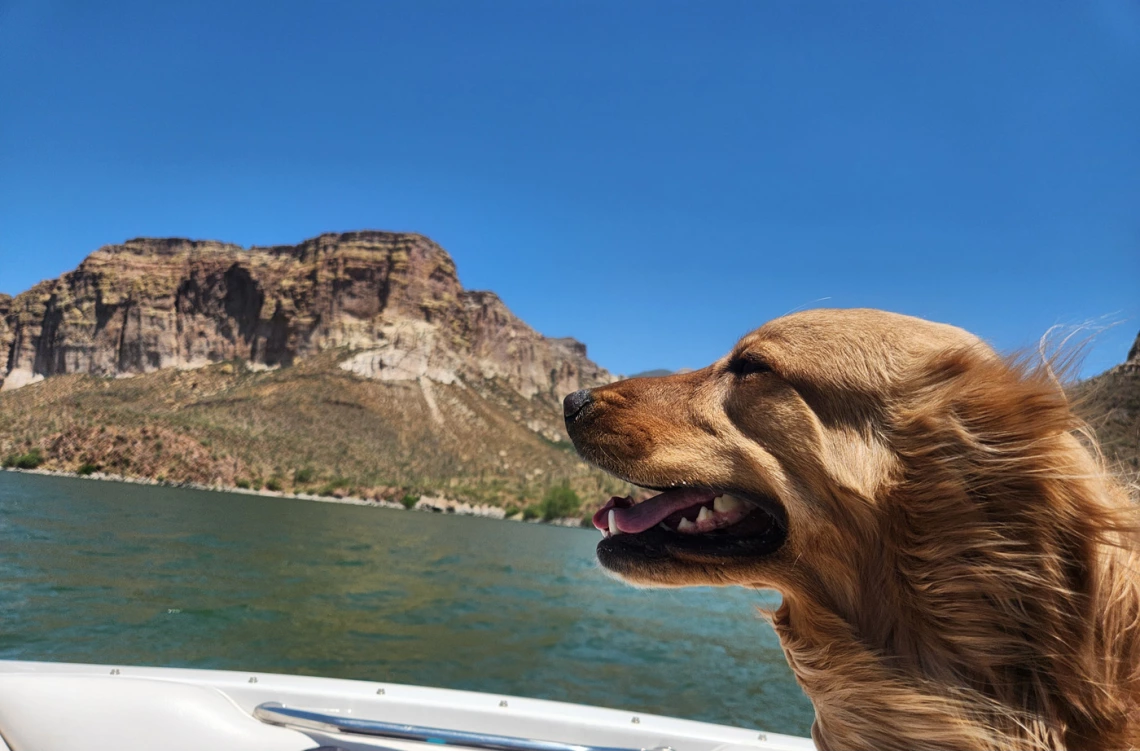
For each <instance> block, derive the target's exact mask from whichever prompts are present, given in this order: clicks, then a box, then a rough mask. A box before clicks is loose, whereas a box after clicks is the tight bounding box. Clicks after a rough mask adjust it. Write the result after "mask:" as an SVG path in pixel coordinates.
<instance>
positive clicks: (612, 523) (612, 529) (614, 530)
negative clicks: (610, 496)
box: [610, 509, 621, 535]
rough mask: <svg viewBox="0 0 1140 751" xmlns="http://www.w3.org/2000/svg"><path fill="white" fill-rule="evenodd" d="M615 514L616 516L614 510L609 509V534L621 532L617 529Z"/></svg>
mask: <svg viewBox="0 0 1140 751" xmlns="http://www.w3.org/2000/svg"><path fill="white" fill-rule="evenodd" d="M616 516H617V514H615V513H614V510H613V509H610V534H611V535H620V534H621V530H620V529H618V525H617V519H616V518H615V517H616Z"/></svg>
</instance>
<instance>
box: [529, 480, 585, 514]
mask: <svg viewBox="0 0 1140 751" xmlns="http://www.w3.org/2000/svg"><path fill="white" fill-rule="evenodd" d="M581 506H582V499H581V498H579V497H578V494H577V493H575V492H574V489H573V488H571V487H570V484H569V483H566V482H564V483H562V484H561V485H552V486H551V487H550V488H548V489H547V491H546V495H544V496H543V497H542V502H541V503H540V504H539V510H540V511H541V512H542V518H543V519H545V520H546V521H550V520H551V519H561V518H563V517H567V516H574V515H575V514H577V513H578V509H579V508H581Z"/></svg>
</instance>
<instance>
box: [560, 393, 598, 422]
mask: <svg viewBox="0 0 1140 751" xmlns="http://www.w3.org/2000/svg"><path fill="white" fill-rule="evenodd" d="M591 401H593V397H591V396H590V390H589V389H582V390H581V391H575V392H574V393H573V394H571V395H570V396H568V397H566V398H565V399H563V400H562V412H563V414H565V415H566V419H567V420H569V419H570V418H571V417H573V416H574V415H576V414H578V413H579V412H581V411H582V408H583V407H585V406H586V405H587V404H589V403H590V402H591Z"/></svg>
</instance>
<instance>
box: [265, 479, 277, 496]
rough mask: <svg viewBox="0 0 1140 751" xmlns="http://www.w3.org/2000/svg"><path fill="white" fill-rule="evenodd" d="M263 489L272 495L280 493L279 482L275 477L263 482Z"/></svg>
mask: <svg viewBox="0 0 1140 751" xmlns="http://www.w3.org/2000/svg"><path fill="white" fill-rule="evenodd" d="M265 489H266V490H272V491H273V492H274V493H280V492H281V481H280V480H278V479H277V478H276V477H270V478H269V479H268V480H266V481H265Z"/></svg>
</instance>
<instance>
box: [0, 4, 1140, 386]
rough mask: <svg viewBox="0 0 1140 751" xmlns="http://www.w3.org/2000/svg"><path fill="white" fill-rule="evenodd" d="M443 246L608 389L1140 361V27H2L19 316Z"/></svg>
mask: <svg viewBox="0 0 1140 751" xmlns="http://www.w3.org/2000/svg"><path fill="white" fill-rule="evenodd" d="M360 228H379V229H392V230H412V231H417V232H422V233H424V234H426V235H429V236H430V237H432V238H434V239H435V240H437V241H438V242H440V243H441V244H442V245H443V246H444V247H446V248H447V249H448V250H449V251H450V252H451V253H452V255H453V256H454V257H455V259H456V262H457V263H458V266H459V271H460V276H461V278H462V280H463V282H464V283H465V284H466V285H467V286H468V287H472V288H484V289H493V290H495V291H496V292H498V293H499V294H500V295H501V296H502V297H503V298H504V299H505V300H506V302H507V304H508V305H509V306H510V307H511V308H512V309H513V310H514V311H515V312H516V313H517V314H519V315H520V316H521V317H522V318H523V319H524V320H526V321H527V322H528V323H530V324H531V325H533V326H534V327H535V328H537V329H538V330H540V331H542V332H543V333H546V334H550V335H555V336H574V337H577V338H578V339H581V340H582V341H584V342H586V343H587V344H588V346H589V351H590V354H591V356H592V357H593V358H594V359H596V360H597V361H598V362H600V363H601V364H602V365H604V366H606V367H608V368H610V369H611V370H614V371H615V372H624V373H631V372H635V371H638V370H642V369H647V368H655V367H667V368H679V367H697V366H700V365H703V364H705V363H707V362H708V361H710V360H712V359H713V358H715V357H717V356H719V355H720V354H721V353H723V352H724V351H725V350H726V349H727V348H728V347H730V346H731V344H732V343H733V342H734V341H735V339H736V338H737V337H738V336H739V335H741V334H742V333H744V332H746V331H748V330H749V329H751V328H753V327H754V326H757V325H759V324H760V323H762V322H763V321H765V320H767V319H769V318H772V317H775V316H779V315H781V314H783V313H786V312H788V311H790V310H792V309H796V308H801V307H811V306H816V305H829V306H840V307H851V306H872V307H881V308H886V309H890V310H896V311H900V312H905V313H911V314H914V315H920V316H924V317H927V318H932V319H936V320H941V321H946V322H950V323H955V324H958V325H961V326H964V327H966V328H968V329H971V330H973V331H975V332H976V333H979V334H981V335H982V336H984V337H986V338H987V339H989V340H990V341H991V342H992V343H994V344H995V345H996V346H998V347H999V348H1002V349H1014V348H1018V347H1024V346H1029V345H1032V344H1034V343H1035V342H1036V341H1037V339H1038V338H1039V337H1040V336H1041V335H1042V334H1043V333H1044V332H1045V331H1046V330H1047V329H1048V328H1049V327H1051V326H1053V325H1055V324H1061V325H1078V324H1083V323H1086V322H1091V323H1093V324H1094V325H1095V326H1107V325H1109V324H1114V323H1117V324H1119V325H1116V326H1115V327H1111V326H1110V327H1109V328H1108V329H1107V330H1106V331H1104V332H1103V333H1101V334H1100V335H1099V336H1098V337H1097V338H1096V340H1095V342H1094V346H1093V349H1092V351H1091V354H1090V355H1089V359H1088V361H1087V364H1086V373H1092V372H1097V371H1100V370H1103V369H1104V368H1106V367H1108V366H1110V365H1112V364H1114V363H1115V362H1118V361H1119V360H1121V359H1122V358H1123V356H1124V354H1125V353H1126V352H1127V349H1128V346H1129V344H1130V343H1131V341H1132V339H1133V338H1134V337H1135V335H1136V332H1137V330H1140V3H1138V2H1137V0H1092V1H1090V2H1082V3H1071V2H1060V1H1056V2H1052V1H1047V0H1044V1H1040V2H1038V1H1036V0H1034V1H1033V2H1029V1H1026V2H992V1H988V0H987V1H986V2H968V1H964V2H954V3H936V2H905V3H901V2H883V3H872V2H866V3H864V2H860V3H852V2H847V1H846V0H844V1H843V2H811V3H807V2H804V3H788V2H782V1H777V0H747V1H746V2H727V1H726V2H712V1H706V2H695V1H694V2H686V3H678V2H668V1H666V0H652V1H651V2H635V1H634V0H620V1H618V0H612V1H607V2H600V1H587V0H566V1H560V2H554V1H553V0H551V1H549V2H547V1H544V0H518V1H515V0H496V1H495V2H486V1H480V0H464V1H462V2H460V1H459V0H447V1H446V2H444V1H440V0H408V1H406V2H401V1H397V0H361V1H360V2H340V1H336V0H331V1H322V2H315V1H312V2H291V1H289V0H284V1H281V0H279V1H278V2H266V3H257V2H233V1H232V0H227V1H226V2H218V3H211V2H193V3H163V2H139V3H130V2H117V1H113V0H108V1H107V2H99V3H87V2H60V1H58V0H35V1H29V0H0V291H3V292H8V293H16V292H20V291H22V290H23V289H25V288H27V287H28V286H30V285H31V284H33V283H35V282H36V281H38V280H40V279H43V278H47V277H52V276H56V275H58V274H60V273H62V272H64V271H67V270H69V269H71V268H73V267H74V266H75V265H76V264H77V263H78V262H79V261H80V260H81V259H82V258H83V257H84V256H85V255H86V254H87V253H89V252H90V251H92V250H93V249H95V248H96V247H98V246H100V245H103V244H107V243H114V242H121V241H122V240H125V239H127V238H131V237H136V236H189V237H196V238H216V239H222V240H228V241H232V242H237V243H241V244H243V245H251V244H272V243H293V242H297V241H300V240H302V239H304V238H306V237H310V236H312V235H316V234H319V233H321V232H325V231H335V230H350V229H360Z"/></svg>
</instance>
